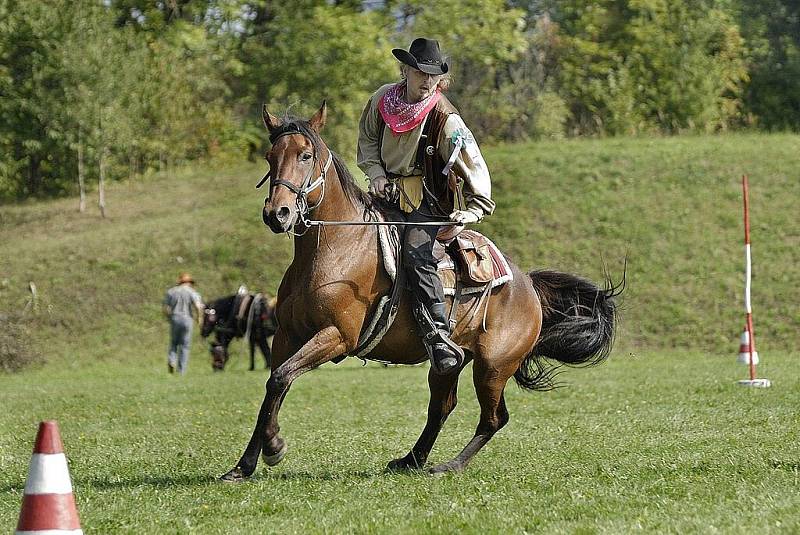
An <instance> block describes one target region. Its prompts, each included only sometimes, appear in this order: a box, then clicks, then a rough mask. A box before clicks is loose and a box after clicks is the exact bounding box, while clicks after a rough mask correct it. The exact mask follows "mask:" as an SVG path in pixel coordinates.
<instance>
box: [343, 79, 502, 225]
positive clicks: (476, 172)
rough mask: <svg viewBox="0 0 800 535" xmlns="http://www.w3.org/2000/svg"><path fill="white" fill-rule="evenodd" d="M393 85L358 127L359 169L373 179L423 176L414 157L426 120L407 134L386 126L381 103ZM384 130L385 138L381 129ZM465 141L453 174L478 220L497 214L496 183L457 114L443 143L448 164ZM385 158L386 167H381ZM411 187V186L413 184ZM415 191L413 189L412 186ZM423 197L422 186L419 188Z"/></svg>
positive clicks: (368, 109)
mask: <svg viewBox="0 0 800 535" xmlns="http://www.w3.org/2000/svg"><path fill="white" fill-rule="evenodd" d="M391 86H392V84H387V85H384V86H382V87H381V88H380V89H378V91H376V92H375V93H374V94H373V95H372V97H371V98H370V99H369V102H367V105H366V106H365V107H364V111H363V112H362V114H361V120H360V122H359V125H358V155H357V159H358V162H357V163H358V167H359V168H361V170H362V171H364V173H366V175H367V177H368V178H369V179H370V180H374V179H375V178H378V177H381V176H386V174H387V173H392V174H396V175H402V176H419V175H421V174H422V171H421V170H419V169H415V168H414V158H415V156H416V153H417V147H418V145H419V138H420V136H421V135H422V130H423V128H424V127H425V122H426V121H427V120H428V118H427V117H426V118H425V121H423V122H422V123H421V124H420V125H418V126H417V127H416V128H414V129H413V130H410V131H408V132H405V133H403V134H400V135H399V136H398V135H395V134H393V133H392V131H391V130H390V129H389V127H388V126H386V124H385V123H384V121H383V119H382V118H381V117H380V111H379V110H378V102H379V101H380V99H381V97H382V96H383V94H384V93H385V92H386V91H387V90H388V89H389V87H391ZM381 127H382V128H383V138H382V139H381V135H380V129H381ZM459 138H460V139H461V140H462V145H461V148H460V150H459V152H458V154H457V155H456V157H455V162H454V163H453V167H452V171H451V173H453V174H455V175H456V176H457V177H459V178H461V179H463V180H464V202H465V204H466V208H467V209H468V210H470V211H472V212H475V213H476V214H477V215H478V217H483V215H484V214H491V213H492V212H494V208H495V203H494V201H492V184H491V178H490V177H489V169H488V168H487V167H486V162H485V161H484V159H483V155H482V154H481V151H480V148H478V144H477V143H476V142H475V138H474V137H473V136H472V132H470V130H469V128H467V126H466V125H465V124H464V121H463V120H462V119H461V116H460V115H458V114H456V113H453V114H450V115H449V116H448V117H447V121H445V124H444V128H443V130H442V139H441V140H440V142H439V155H440V156H441V158H442V159H443V160H444V161H445V162H446V161H448V160H449V159H450V157H451V156H452V155H453V152H454V149H455V147H456V143H457V141H456V140H457V139H459ZM381 159H383V162H384V164H385V165H386V167H385V168H384V166H383V165H382V164H381ZM409 185H410V184H409ZM412 189H413V187H412ZM419 191H420V196H421V186H420V188H419Z"/></svg>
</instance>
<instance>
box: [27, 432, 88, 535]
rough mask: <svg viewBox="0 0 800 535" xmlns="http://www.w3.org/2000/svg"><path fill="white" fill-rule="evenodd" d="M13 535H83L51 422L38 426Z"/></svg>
mask: <svg viewBox="0 0 800 535" xmlns="http://www.w3.org/2000/svg"><path fill="white" fill-rule="evenodd" d="M16 534H17V535H34V534H37V535H57V534H58V535H62V534H69V535H83V530H81V523H80V520H78V509H77V507H75V497H74V496H73V494H72V482H71V481H70V478H69V468H68V467H67V458H66V457H65V456H64V446H63V445H62V444H61V435H60V434H59V432H58V423H56V422H55V421H53V420H51V421H47V422H41V423H40V424H39V432H38V433H37V434H36V444H35V445H34V447H33V456H32V457H31V465H30V469H29V470H28V479H27V481H26V482H25V494H24V496H23V498H22V509H21V510H20V513H19V522H18V523H17V531H16Z"/></svg>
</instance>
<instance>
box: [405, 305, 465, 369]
mask: <svg viewBox="0 0 800 535" xmlns="http://www.w3.org/2000/svg"><path fill="white" fill-rule="evenodd" d="M414 315H415V316H416V319H417V323H418V324H419V326H420V327H421V329H422V342H423V343H424V344H425V350H426V351H427V352H428V358H429V359H430V360H431V367H432V368H433V371H434V372H435V373H436V374H438V375H450V374H451V373H456V372H458V370H460V369H461V365H462V364H463V363H464V350H463V349H461V347H459V346H458V344H456V343H455V342H453V341H452V340H450V322H449V321H448V319H447V314H446V312H445V305H444V303H433V304H432V305H431V306H430V307H429V308H426V307H424V306H422V305H421V304H420V305H418V306H417V307H416V308H415V309H414Z"/></svg>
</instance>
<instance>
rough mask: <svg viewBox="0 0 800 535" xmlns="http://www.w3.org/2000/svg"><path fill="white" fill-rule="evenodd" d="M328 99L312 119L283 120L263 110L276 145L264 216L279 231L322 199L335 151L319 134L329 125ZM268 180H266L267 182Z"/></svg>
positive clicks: (269, 157)
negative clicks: (330, 148) (326, 124)
mask: <svg viewBox="0 0 800 535" xmlns="http://www.w3.org/2000/svg"><path fill="white" fill-rule="evenodd" d="M326 114H327V106H326V105H325V102H323V103H322V106H321V107H320V109H319V110H318V111H317V113H316V114H314V116H313V117H312V118H311V119H309V120H308V121H300V120H298V121H291V122H289V121H283V120H281V119H279V118H278V117H275V116H274V115H272V114H271V113H269V112H268V111H267V108H266V106H264V108H263V110H262V116H263V119H264V126H266V127H267V130H268V131H269V139H270V141H271V142H272V147H271V148H270V150H269V152H268V153H267V156H266V159H267V161H268V162H269V167H270V169H269V171H268V173H267V176H265V177H264V180H266V179H267V178H269V195H268V197H267V198H266V199H265V201H264V211H263V213H262V218H263V220H264V223H265V224H267V225H268V226H269V228H270V229H271V230H272V231H273V232H275V233H281V232H288V231H289V230H291V229H292V228H293V227H294V225H295V224H297V223H298V221H300V219H301V218H302V217H304V216H305V215H306V214H307V213H308V212H309V211H311V210H313V209H314V208H315V207H316V206H318V205H319V204H320V203H321V202H322V197H323V195H324V191H325V185H324V184H325V174H326V172H327V170H328V167H329V166H330V164H331V159H332V153H331V152H330V150H328V148H327V147H326V146H325V144H324V143H323V141H322V140H321V139H320V137H319V132H320V130H322V127H323V126H324V125H325V118H326ZM263 182H264V181H262V183H263Z"/></svg>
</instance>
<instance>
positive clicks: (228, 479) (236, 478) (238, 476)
mask: <svg viewBox="0 0 800 535" xmlns="http://www.w3.org/2000/svg"><path fill="white" fill-rule="evenodd" d="M245 479H247V476H246V475H244V471H242V469H241V467H239V466H237V467H235V468H233V469H232V470H230V471H228V473H226V474H223V475H221V476H219V480H220V481H224V482H225V483H241V482H242V481H244V480H245Z"/></svg>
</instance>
